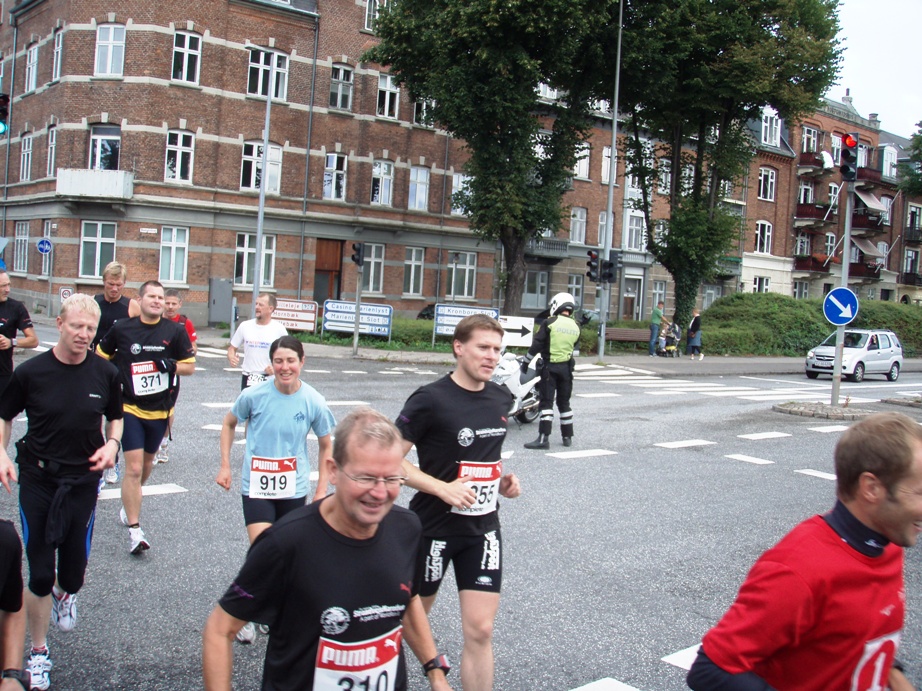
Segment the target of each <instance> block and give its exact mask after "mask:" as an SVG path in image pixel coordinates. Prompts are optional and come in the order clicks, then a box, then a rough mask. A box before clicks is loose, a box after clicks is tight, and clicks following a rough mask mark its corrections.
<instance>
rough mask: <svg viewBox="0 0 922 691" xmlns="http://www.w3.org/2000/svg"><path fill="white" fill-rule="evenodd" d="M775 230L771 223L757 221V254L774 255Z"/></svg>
mask: <svg viewBox="0 0 922 691" xmlns="http://www.w3.org/2000/svg"><path fill="white" fill-rule="evenodd" d="M773 233H774V228H773V227H772V224H771V223H770V222H769V221H756V235H755V253H756V254H771V253H772V234H773Z"/></svg>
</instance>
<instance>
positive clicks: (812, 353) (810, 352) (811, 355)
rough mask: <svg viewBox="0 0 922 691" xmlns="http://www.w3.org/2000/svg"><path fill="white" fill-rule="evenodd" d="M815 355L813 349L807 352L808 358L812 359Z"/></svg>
mask: <svg viewBox="0 0 922 691" xmlns="http://www.w3.org/2000/svg"><path fill="white" fill-rule="evenodd" d="M813 355H814V352H813V351H812V350H811V351H809V352H808V353H807V357H808V358H811V359H812V358H813Z"/></svg>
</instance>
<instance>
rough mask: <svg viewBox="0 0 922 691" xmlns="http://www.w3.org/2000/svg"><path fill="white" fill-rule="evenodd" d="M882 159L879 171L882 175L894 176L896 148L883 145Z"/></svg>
mask: <svg viewBox="0 0 922 691" xmlns="http://www.w3.org/2000/svg"><path fill="white" fill-rule="evenodd" d="M882 153H883V156H882V158H883V161H882V162H881V169H880V172H881V174H882V175H883V176H884V177H887V178H895V177H896V172H897V171H896V149H894V148H893V147H892V146H885V147H884V150H883V152H882Z"/></svg>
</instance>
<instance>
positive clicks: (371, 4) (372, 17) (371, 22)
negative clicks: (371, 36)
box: [365, 0, 388, 31]
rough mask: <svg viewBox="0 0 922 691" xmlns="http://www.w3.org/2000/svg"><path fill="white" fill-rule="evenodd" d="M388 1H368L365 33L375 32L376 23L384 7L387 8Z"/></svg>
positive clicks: (366, 4)
mask: <svg viewBox="0 0 922 691" xmlns="http://www.w3.org/2000/svg"><path fill="white" fill-rule="evenodd" d="M387 2H388V0H367V2H366V3H365V31H374V30H375V21H377V19H378V15H379V14H380V13H381V8H382V7H387Z"/></svg>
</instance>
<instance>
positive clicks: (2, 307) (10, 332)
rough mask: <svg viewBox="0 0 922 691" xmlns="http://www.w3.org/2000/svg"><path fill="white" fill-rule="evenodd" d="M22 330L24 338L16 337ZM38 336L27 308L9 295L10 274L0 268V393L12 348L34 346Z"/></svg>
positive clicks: (6, 379)
mask: <svg viewBox="0 0 922 691" xmlns="http://www.w3.org/2000/svg"><path fill="white" fill-rule="evenodd" d="M19 331H22V333H23V336H25V338H16V334H17V332H19ZM37 345H38V336H36V335H35V329H34V328H33V327H32V318H31V317H30V316H29V310H27V309H26V306H25V305H24V304H22V303H21V302H20V301H19V300H14V299H12V298H11V297H10V275H9V274H8V273H7V272H6V271H4V270H2V269H0V394H3V390H4V389H5V388H6V385H7V384H8V383H9V381H10V377H11V376H12V374H13V348H34V347H35V346H37Z"/></svg>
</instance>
